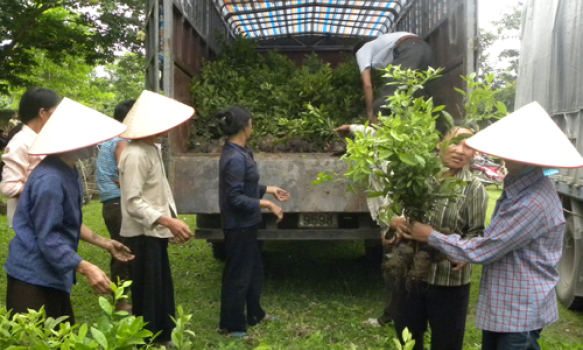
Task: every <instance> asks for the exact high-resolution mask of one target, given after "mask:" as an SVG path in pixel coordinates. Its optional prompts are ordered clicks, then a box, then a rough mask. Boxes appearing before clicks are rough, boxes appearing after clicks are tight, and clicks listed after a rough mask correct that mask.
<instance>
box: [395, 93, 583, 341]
mask: <svg viewBox="0 0 583 350" xmlns="http://www.w3.org/2000/svg"><path fill="white" fill-rule="evenodd" d="M516 130H521V132H520V133H516ZM466 144H467V145H468V146H469V147H471V148H474V149H476V150H478V151H480V152H484V153H488V154H491V155H494V156H497V157H500V158H502V159H505V160H506V165H507V168H508V174H509V175H508V176H507V177H506V178H505V179H504V190H503V192H502V195H501V197H500V199H499V200H498V202H497V203H496V209H495V210H494V214H493V216H492V222H491V224H490V226H488V227H487V228H486V231H485V233H484V237H476V238H473V239H470V240H462V239H461V238H460V236H458V235H444V234H441V233H439V232H436V231H434V230H433V228H431V227H430V226H428V225H425V224H420V223H415V224H413V225H410V226H409V227H408V229H407V231H408V232H403V233H402V235H403V236H404V237H405V238H409V239H415V240H418V241H422V242H428V243H429V245H431V246H433V247H435V248H437V249H439V250H441V251H442V252H444V253H446V254H447V255H449V256H450V257H451V258H453V259H456V260H460V261H466V262H471V263H474V264H480V265H484V268H483V270H482V280H481V285H480V297H479V300H478V309H477V315H476V326H477V327H478V328H480V329H482V330H483V336H482V349H483V350H514V349H525V350H529V349H532V350H540V347H539V345H538V338H539V336H540V333H541V331H542V329H543V328H544V327H545V326H547V325H549V324H551V323H553V322H555V321H557V319H558V310H557V300H556V295H555V290H554V288H555V286H556V284H557V282H558V279H559V274H558V272H557V270H556V268H555V267H556V265H557V263H558V262H559V260H560V258H561V251H562V241H563V233H564V230H565V218H564V216H563V210H562V206H561V201H560V199H559V197H558V195H557V193H556V191H555V189H554V187H553V185H552V184H551V182H550V181H549V180H548V178H547V177H546V176H545V175H544V174H543V169H542V168H541V167H542V166H551V167H565V168H575V167H582V166H583V158H582V157H581V155H579V153H578V152H577V150H576V149H575V148H574V147H573V146H572V145H571V143H570V142H569V140H568V139H567V138H566V137H565V135H564V134H563V133H562V132H561V130H560V129H559V128H558V127H557V126H556V124H554V122H553V121H552V120H551V118H550V117H549V116H548V114H546V112H545V111H544V110H543V109H542V107H540V105H538V104H537V103H532V104H529V105H527V106H525V107H523V108H521V109H519V110H517V111H516V112H514V113H513V114H511V115H509V116H507V117H505V118H504V119H502V120H501V121H499V122H497V123H495V124H493V125H492V126H490V127H488V128H486V129H484V130H483V131H482V132H480V133H478V134H476V135H475V136H474V137H472V138H470V139H468V140H466ZM511 159H512V160H511Z"/></svg>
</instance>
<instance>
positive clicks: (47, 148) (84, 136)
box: [28, 98, 126, 155]
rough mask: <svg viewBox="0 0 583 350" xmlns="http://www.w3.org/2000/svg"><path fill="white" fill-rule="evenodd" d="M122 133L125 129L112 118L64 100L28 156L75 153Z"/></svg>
mask: <svg viewBox="0 0 583 350" xmlns="http://www.w3.org/2000/svg"><path fill="white" fill-rule="evenodd" d="M125 130H126V126H125V125H123V124H121V123H120V122H118V121H116V120H115V119H113V118H110V117H108V116H106V115H104V114H102V113H100V112H98V111H96V110H94V109H92V108H90V107H87V106H85V105H82V104H80V103H78V102H75V101H73V100H71V99H68V98H63V100H62V101H61V103H60V104H59V105H58V106H57V108H56V109H55V111H54V112H53V114H52V116H51V117H50V118H49V120H48V121H47V123H46V124H45V125H44V127H43V128H42V130H41V131H40V132H39V133H38V135H37V137H36V139H35V141H34V142H33V144H32V146H31V147H30V148H29V150H28V153H29V154H32V155H49V154H58V153H65V152H70V151H75V150H78V149H81V148H85V147H89V146H93V145H97V144H99V143H101V142H103V141H107V140H109V139H112V138H114V137H116V136H118V135H120V134H121V133H123V132H124V131H125Z"/></svg>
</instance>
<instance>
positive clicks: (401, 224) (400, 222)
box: [391, 216, 409, 234]
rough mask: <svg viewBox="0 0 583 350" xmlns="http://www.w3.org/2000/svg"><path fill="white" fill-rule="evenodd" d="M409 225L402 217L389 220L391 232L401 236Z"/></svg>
mask: <svg viewBox="0 0 583 350" xmlns="http://www.w3.org/2000/svg"><path fill="white" fill-rule="evenodd" d="M408 226H409V223H408V222H407V219H405V218H404V217H402V216H395V217H394V218H393V220H391V230H393V231H396V232H397V233H399V234H401V233H403V232H405V230H406V229H407V227H408Z"/></svg>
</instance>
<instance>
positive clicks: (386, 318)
mask: <svg viewBox="0 0 583 350" xmlns="http://www.w3.org/2000/svg"><path fill="white" fill-rule="evenodd" d="M392 252H393V247H383V262H382V264H381V272H382V275H383V280H384V281H385V308H384V309H383V314H382V316H381V317H379V318H378V321H379V323H382V324H386V323H389V322H392V321H393V320H394V319H395V314H396V313H397V306H398V305H397V303H396V298H395V297H394V295H393V294H394V289H395V279H394V278H393V276H392V275H391V274H390V273H389V271H387V269H385V267H384V265H385V262H386V261H387V254H390V253H392Z"/></svg>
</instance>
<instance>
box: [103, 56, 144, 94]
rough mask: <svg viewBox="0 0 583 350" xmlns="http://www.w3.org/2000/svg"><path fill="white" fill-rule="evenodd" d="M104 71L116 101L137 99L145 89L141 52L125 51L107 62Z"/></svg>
mask: <svg viewBox="0 0 583 350" xmlns="http://www.w3.org/2000/svg"><path fill="white" fill-rule="evenodd" d="M105 71H106V73H107V80H108V81H109V85H110V89H111V92H113V93H114V94H115V96H116V99H117V100H118V101H116V102H121V101H125V100H130V99H137V98H138V96H140V93H142V90H144V89H145V82H146V68H145V58H144V55H142V54H136V53H126V54H125V55H124V56H121V57H118V58H117V59H116V61H115V62H114V63H110V64H108V65H107V66H106V68H105Z"/></svg>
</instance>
